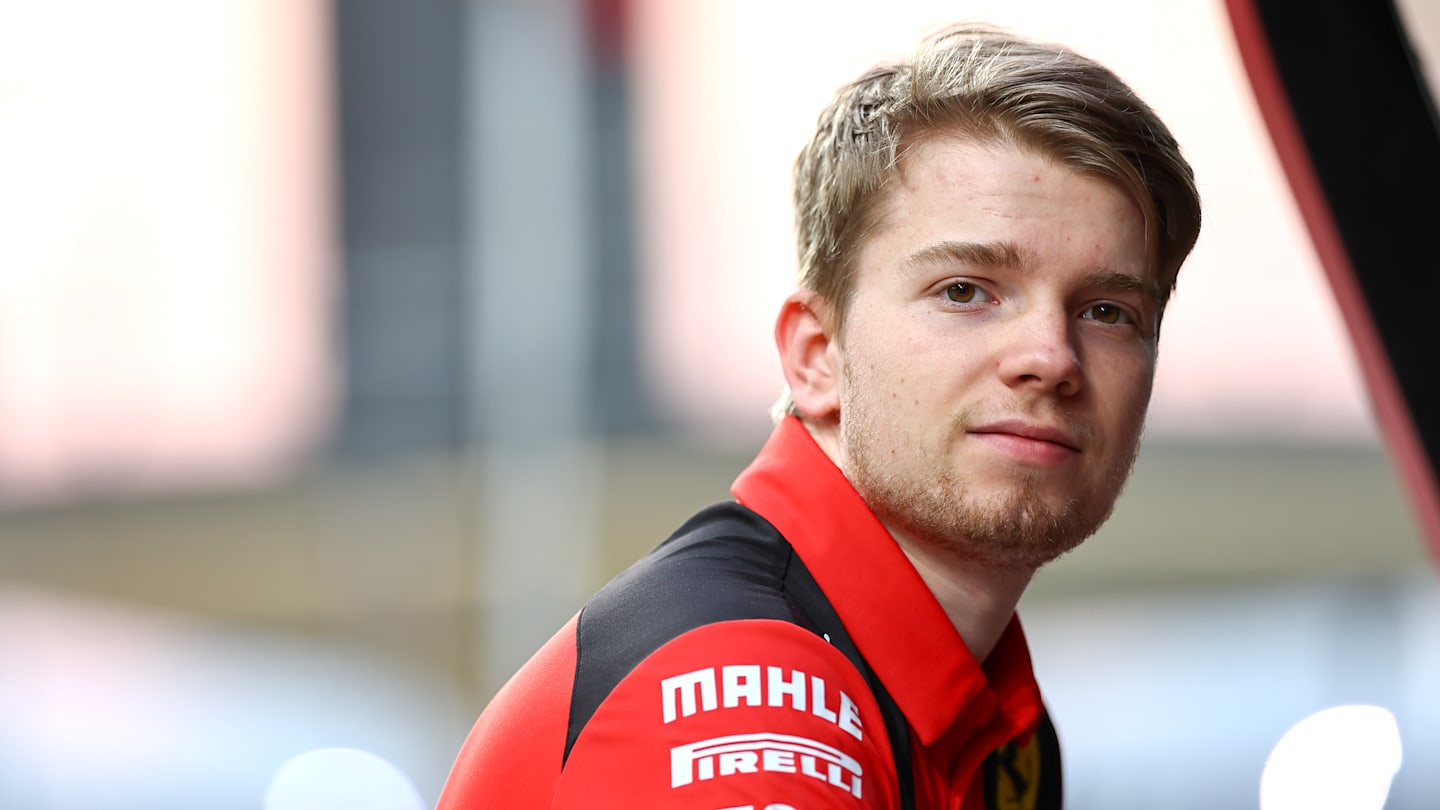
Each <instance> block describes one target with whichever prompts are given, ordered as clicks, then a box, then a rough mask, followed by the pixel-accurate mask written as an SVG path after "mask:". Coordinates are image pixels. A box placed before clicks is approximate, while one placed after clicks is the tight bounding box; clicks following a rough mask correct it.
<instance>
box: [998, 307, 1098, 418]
mask: <svg viewBox="0 0 1440 810" xmlns="http://www.w3.org/2000/svg"><path fill="white" fill-rule="evenodd" d="M1075 326H1076V324H1075V320H1074V319H1073V318H1071V317H1070V316H1069V315H1068V314H1067V313H1066V312H1064V311H1063V310H1060V309H1058V308H1044V309H1042V308H1035V309H1033V310H1030V311H1026V312H1022V313H1019V314H1017V315H1016V316H1015V317H1014V319H1013V321H1012V322H1011V324H1010V334H1009V335H1008V338H1009V340H1008V341H1007V343H1006V345H1005V346H1004V347H1003V354H1002V355H1001V357H1000V361H999V368H1000V376H1001V377H1002V378H1003V379H1004V381H1005V384H1006V385H1008V386H1010V387H1012V388H1025V387H1034V388H1039V389H1042V390H1046V391H1054V392H1055V393H1056V394H1057V395H1060V396H1074V395H1075V394H1078V393H1080V389H1081V386H1082V383H1083V379H1084V375H1083V374H1082V373H1081V367H1080V354H1079V350H1078V347H1077V346H1076V344H1075Z"/></svg>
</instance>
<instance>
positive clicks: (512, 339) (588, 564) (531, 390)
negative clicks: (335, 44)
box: [465, 0, 601, 689]
mask: <svg viewBox="0 0 1440 810" xmlns="http://www.w3.org/2000/svg"><path fill="white" fill-rule="evenodd" d="M466 8H467V11H468V19H467V22H466V38H467V39H466V42H467V47H466V56H467V64H466V76H467V79H468V80H469V81H470V82H471V84H470V85H469V86H468V87H467V89H466V92H465V100H466V103H467V111H468V114H467V119H466V132H467V133H468V135H469V137H470V141H469V144H468V151H467V157H468V161H467V165H468V173H467V183H468V185H467V188H466V190H467V193H468V194H469V195H471V196H470V200H471V203H470V206H469V207H468V212H469V216H468V217H467V221H466V224H467V228H466V236H467V242H466V243H467V245H468V247H469V250H470V254H469V264H470V278H471V282H472V284H471V296H472V297H471V298H470V302H471V307H472V310H473V312H474V314H475V318H474V320H473V321H472V323H471V330H470V334H471V346H472V347H473V349H474V354H473V356H472V363H473V365H472V366H471V373H470V375H469V376H468V379H469V380H470V381H471V386H472V387H471V397H470V402H471V408H472V410H471V421H470V423H469V424H470V430H471V435H472V436H473V437H474V438H475V439H476V440H477V451H478V457H477V460H478V462H479V464H478V468H477V471H478V476H477V480H478V483H479V490H478V492H477V493H476V494H477V500H478V503H479V504H480V517H479V519H478V520H477V526H476V536H475V543H476V551H477V553H476V555H475V558H476V566H475V570H474V571H473V577H474V582H475V587H476V592H477V593H479V594H484V595H485V596H486V597H487V598H488V603H487V604H486V610H485V611H484V616H483V620H482V622H481V624H480V626H479V628H478V630H479V632H478V634H477V638H476V641H477V644H476V652H477V666H476V670H477V673H478V674H479V678H480V683H481V685H482V688H485V687H488V688H491V689H493V688H497V687H498V686H499V685H500V684H501V683H503V682H504V680H505V678H507V677H508V676H509V675H510V674H511V673H512V672H513V671H514V670H515V668H516V667H518V666H519V665H520V664H521V663H523V662H524V660H525V659H526V658H527V657H528V656H529V655H530V654H531V652H533V651H534V650H535V648H536V647H537V646H539V645H540V643H542V642H543V641H544V640H545V638H546V637H547V636H549V635H550V634H551V633H553V632H554V631H555V629H556V628H558V627H559V626H560V625H561V624H562V623H563V622H564V621H565V619H566V617H567V616H569V615H570V614H571V613H572V612H573V611H575V609H576V608H578V607H579V605H580V603H581V602H582V601H583V599H584V596H585V595H586V594H587V593H588V591H589V586H590V575H591V573H590V572H591V571H592V569H593V567H594V560H595V558H596V556H597V547H598V545H599V543H600V530H599V526H598V518H599V514H598V500H599V497H600V495H599V489H600V483H601V479H600V476H599V471H598V469H599V458H598V457H597V456H596V455H595V454H594V453H593V452H592V446H591V443H590V440H589V437H588V435H587V434H588V430H587V425H588V424H589V421H590V419H589V411H590V409H591V408H592V402H591V392H592V388H591V376H590V369H591V366H592V364H593V354H592V352H593V351H594V346H593V331H592V330H593V323H594V321H593V319H594V318H595V315H596V308H595V305H594V301H593V296H594V291H595V284H596V281H595V277H594V264H593V261H592V253H593V249H594V248H593V235H594V231H593V228H594V225H593V218H592V213H593V212H592V205H591V196H590V191H591V179H592V175H591V168H592V160H593V157H592V154H591V152H590V150H589V144H590V141H589V137H590V136H589V126H588V125H589V112H590V106H589V105H590V101H591V99H590V95H589V93H590V88H589V82H588V69H589V65H588V64H587V59H586V47H585V38H584V27H583V21H584V17H583V5H582V3H581V2H580V0H552V1H551V2H540V3H536V2H526V1H525V0H476V2H472V3H470V4H469V5H468V6H467V7H466Z"/></svg>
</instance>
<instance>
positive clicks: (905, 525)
mask: <svg viewBox="0 0 1440 810" xmlns="http://www.w3.org/2000/svg"><path fill="white" fill-rule="evenodd" d="M872 404H874V403H868V402H866V401H865V398H863V397H861V398H853V399H851V401H848V402H846V403H845V404H844V405H843V406H842V408H841V414H842V416H841V419H840V433H841V441H842V446H843V447H844V448H845V456H846V464H845V467H846V469H845V474H846V476H847V477H848V478H849V479H850V482H851V484H852V485H853V486H854V487H855V489H856V491H857V492H859V494H860V496H861V497H862V498H864V500H865V502H866V503H867V504H868V505H869V506H870V508H871V510H872V511H874V512H875V514H876V516H877V517H879V518H880V519H881V520H882V521H883V522H884V523H885V524H886V525H887V526H890V527H892V528H894V529H898V530H900V531H902V532H904V533H905V534H906V535H907V536H909V537H911V538H913V539H915V540H917V541H919V542H923V543H926V544H928V545H930V546H931V547H933V548H934V549H936V550H939V551H942V552H945V553H949V554H952V555H955V556H957V557H959V558H961V559H965V560H968V561H972V562H975V563H979V564H982V565H987V566H990V567H994V568H998V569H1002V570H1023V571H1034V570H1036V569H1038V568H1040V567H1041V566H1043V565H1045V564H1046V563H1048V562H1051V561H1053V560H1055V559H1056V558H1058V557H1060V556H1062V555H1063V554H1065V553H1066V552H1069V551H1071V550H1072V549H1074V548H1075V547H1076V546H1079V545H1080V544H1081V543H1082V542H1084V541H1085V539H1086V538H1088V537H1089V536H1090V535H1092V534H1094V533H1095V531H1096V530H1097V529H1099V528H1100V526H1101V525H1102V524H1103V523H1104V522H1105V520H1106V519H1107V518H1109V516H1110V512H1111V510H1112V509H1113V507H1114V504H1115V500H1116V498H1117V497H1118V496H1119V494H1120V490H1121V489H1122V488H1123V487H1124V484H1125V481H1126V479H1127V478H1128V477H1129V474H1130V470H1131V468H1132V467H1133V465H1134V462H1135V456H1136V454H1137V450H1138V447H1139V438H1138V436H1137V437H1134V438H1132V439H1131V441H1130V446H1129V447H1126V448H1122V453H1121V455H1120V457H1119V459H1118V463H1116V464H1115V466H1114V469H1112V470H1111V471H1110V472H1109V474H1108V476H1107V477H1106V479H1105V481H1104V485H1103V487H1101V491H1092V492H1081V493H1077V494H1076V495H1075V496H1074V497H1072V498H1070V499H1069V500H1068V501H1066V502H1065V503H1063V504H1061V505H1060V506H1058V507H1052V506H1051V505H1050V504H1049V503H1048V502H1047V501H1046V499H1045V497H1044V494H1043V492H1042V486H1043V484H1044V476H1045V472H1044V471H1041V470H1023V469H1017V470H1016V472H1015V478H1014V484H1013V486H1010V487H1007V488H1006V489H1004V490H1003V491H1000V492H996V493H994V494H990V495H981V494H978V493H975V492H973V491H972V490H973V489H974V487H973V486H972V485H971V482H970V481H969V480H968V479H967V477H966V475H965V472H964V471H963V470H959V469H956V467H955V465H954V462H953V460H952V459H951V458H949V457H948V455H946V454H947V453H948V452H949V451H950V450H951V449H952V448H953V447H954V446H955V443H956V442H957V441H960V440H962V439H963V435H964V433H965V426H966V425H974V424H980V423H981V422H978V421H976V417H975V415H974V414H960V415H958V416H957V417H956V419H955V420H954V428H953V430H952V435H951V436H949V437H948V441H947V442H946V443H945V444H944V446H942V447H939V448H930V447H925V446H921V445H919V444H914V445H911V446H907V447H893V446H887V445H886V443H885V442H882V441H880V440H879V439H878V437H877V436H876V435H875V434H874V432H873V430H872V426H873V425H875V424H878V423H877V422H876V421H875V417H877V416H879V415H880V414H878V413H875V412H873V411H871V410H870V408H869V406H870V405H872Z"/></svg>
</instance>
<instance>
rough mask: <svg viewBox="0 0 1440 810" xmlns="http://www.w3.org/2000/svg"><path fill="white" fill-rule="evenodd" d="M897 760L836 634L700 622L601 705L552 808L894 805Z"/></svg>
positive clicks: (867, 808)
mask: <svg viewBox="0 0 1440 810" xmlns="http://www.w3.org/2000/svg"><path fill="white" fill-rule="evenodd" d="M896 790H897V788H896V780H895V766H894V761H893V759H892V757H891V753H890V743H889V740H888V739H887V738H886V733H885V723H884V720H883V718H882V716H881V713H880V709H879V706H878V705H877V703H876V701H875V699H874V698H873V697H872V695H871V693H870V689H869V687H868V685H867V684H866V682H865V679H864V678H863V676H861V674H860V673H859V671H858V670H857V669H856V668H855V666H854V665H853V664H852V663H851V662H850V661H849V659H847V658H846V657H845V656H844V654H843V653H841V652H840V651H839V650H837V649H835V648H834V647H833V646H831V645H830V644H828V643H827V642H826V640H825V639H823V638H821V637H819V636H816V635H815V634H814V633H812V632H810V631H808V630H805V629H803V628H801V627H798V626H796V625H794V624H791V623H789V622H784V621H778V620H769V619H747V620H738V621H727V622H719V623H716V624H710V625H706V626H703V627H700V628H698V629H695V630H691V631H689V632H687V633H684V634H682V635H681V636H679V637H677V638H675V639H673V640H671V641H670V642H668V643H666V644H665V645H663V646H662V647H660V648H659V649H658V650H656V651H655V652H654V653H652V654H650V655H649V656H648V657H646V658H645V659H644V660H643V661H642V662H641V663H640V664H639V665H638V666H637V667H635V669H634V670H632V671H631V672H630V673H629V674H628V675H627V676H626V677H625V678H624V679H622V680H621V681H620V683H619V684H618V685H617V686H616V687H615V689H614V690H612V691H611V692H610V694H609V695H608V696H607V697H606V698H605V700H604V701H603V702H601V704H600V707H599V708H598V709H597V710H596V712H595V714H594V715H593V716H592V717H591V718H590V720H589V722H588V723H587V724H586V725H585V728H584V729H583V730H582V731H581V732H580V734H579V735H578V737H577V738H576V740H575V744H574V746H573V747H572V749H571V750H570V753H569V756H568V758H567V759H566V762H565V766H564V770H563V772H562V773H561V776H560V780H559V784H558V787H557V790H556V793H555V797H554V801H553V803H552V805H551V807H552V808H556V809H557V810H581V808H584V809H585V810H604V809H605V808H622V807H623V808H627V810H628V808H636V807H646V808H686V809H687V810H688V809H689V808H693V809H694V810H820V809H821V808H825V809H826V810H829V809H830V808H837V809H840V810H892V808H893V807H894V802H895V799H894V797H895V794H896Z"/></svg>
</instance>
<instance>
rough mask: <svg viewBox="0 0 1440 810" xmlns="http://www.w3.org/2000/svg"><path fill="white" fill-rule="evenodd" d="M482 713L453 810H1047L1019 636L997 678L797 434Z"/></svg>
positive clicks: (1044, 742) (1050, 773) (1054, 801)
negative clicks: (732, 498) (733, 499)
mask: <svg viewBox="0 0 1440 810" xmlns="http://www.w3.org/2000/svg"><path fill="white" fill-rule="evenodd" d="M732 493H733V494H734V495H735V497H736V499H737V501H738V502H737V503H725V504H719V505H717V506H713V507H710V508H709V509H706V510H704V511H702V512H700V513H699V514H698V515H696V516H695V517H694V518H692V519H691V520H690V521H689V522H687V523H686V524H685V525H684V526H682V527H681V528H680V529H679V530H678V531H677V532H676V533H675V534H674V535H673V536H672V537H671V538H670V539H669V540H667V541H666V542H665V543H663V544H662V545H661V546H660V547H659V548H657V549H656V550H655V551H653V552H651V554H649V555H648V556H647V557H646V558H645V559H643V560H641V561H640V562H639V563H637V564H636V565H635V566H633V567H631V568H630V569H629V570H627V571H625V572H624V573H622V574H621V575H620V576H619V577H617V578H616V579H615V580H614V581H612V582H611V583H610V584H609V585H607V586H606V587H605V588H603V589H602V590H601V591H600V592H599V593H597V594H596V595H595V597H594V598H592V599H591V601H590V602H589V603H587V604H586V606H585V607H584V608H583V609H582V610H581V612H580V613H579V614H578V615H577V616H576V617H575V618H573V619H571V620H570V622H569V623H568V624H566V626H565V627H563V628H562V629H561V630H560V631H559V632H558V633H556V634H555V636H554V637H552V638H551V639H550V641H549V642H547V643H546V644H545V645H544V647H542V648H541V649H540V651H539V652H538V653H536V655H535V656H534V657H533V658H532V659H531V660H530V661H529V662H528V663H526V664H525V666H524V667H522V668H521V670H520V671H519V672H518V673H516V675H515V676H514V677H513V678H512V679H511V680H510V682H509V683H507V684H506V685H505V686H504V687H503V688H502V689H501V690H500V692H499V693H498V694H497V695H496V696H495V698H494V700H492V701H491V703H490V705H489V706H487V707H486V709H485V711H484V712H483V713H482V714H481V715H480V719H479V720H478V721H477V722H476V724H475V727H474V729H473V730H472V731H471V733H470V736H469V738H468V739H467V740H466V742H465V745H464V747H463V748H462V750H461V752H460V755H459V758H458V759H457V761H456V763H455V766H454V768H453V770H452V771H451V774H450V778H449V781H448V782H447V783H446V786H445V789H444V792H443V793H442V795H441V797H440V802H439V807H438V810H480V808H507V809H509V810H538V809H539V808H564V810H579V809H580V808H585V810H600V809H601V808H647V809H648V808H686V809H687V810H830V809H831V808H844V809H845V810H852V809H853V810H862V809H863V810H882V809H883V810H930V809H931V808H936V809H940V808H943V809H944V810H985V809H989V810H1042V809H1043V810H1053V809H1054V808H1059V807H1060V759H1059V747H1058V744H1057V742H1056V739H1055V734H1054V729H1053V727H1052V726H1051V725H1050V723H1049V721H1048V718H1047V717H1046V716H1045V712H1044V707H1043V705H1042V704H1041V700H1040V693H1039V689H1038V687H1037V686H1036V684H1035V680H1034V676H1033V674H1032V672H1031V666H1030V657H1029V651H1028V649H1027V647H1026V644H1025V638H1024V634H1023V632H1022V631H1021V629H1020V625H1019V621H1018V619H1012V620H1011V623H1010V626H1009V627H1008V628H1007V629H1006V631H1005V633H1004V635H1003V636H1002V637H1001V639H1000V641H999V643H998V644H997V645H996V648H995V650H994V651H993V652H992V653H991V655H990V657H989V658H988V659H987V661H986V663H985V664H984V666H981V665H980V664H978V663H977V662H976V661H975V659H974V657H973V656H971V655H970V653H969V651H968V649H967V648H966V647H965V644H964V642H963V641H962V640H961V639H960V636H959V634H958V633H957V632H956V631H955V628H954V626H953V625H952V624H951V623H950V621H949V619H948V618H947V617H946V615H945V613H944V611H943V610H942V609H941V607H940V605H939V603H938V602H936V600H935V598H934V596H933V595H932V594H931V593H930V591H929V589H928V588H927V587H926V586H925V584H924V582H923V581H921V579H920V577H919V575H918V574H917V573H916V571H915V569H914V567H913V566H912V565H911V564H910V562H909V560H908V559H907V558H906V557H905V555H904V553H903V552H902V551H901V550H900V549H899V547H898V546H897V545H896V544H895V542H894V540H893V539H892V538H891V537H890V535H889V533H888V532H887V531H886V530H885V528H884V527H883V526H882V525H881V524H880V522H879V520H878V519H877V518H876V517H875V516H874V514H873V513H872V512H870V510H869V508H868V507H867V506H866V505H865V503H864V501H863V500H861V498H860V496H859V495H858V494H856V492H855V491H854V489H853V488H852V487H851V486H850V484H849V482H848V481H847V480H846V479H845V477H844V475H843V474H842V473H841V472H840V471H839V469H837V468H836V467H835V466H834V464H832V463H831V462H830V459H829V458H828V457H827V456H826V455H825V454H824V452H823V451H821V450H820V448H819V447H818V446H817V445H816V444H815V443H814V441H813V440H812V439H811V438H810V435H809V433H808V432H807V431H806V430H805V428H804V426H803V425H801V424H800V422H799V420H797V419H795V418H794V417H790V418H787V419H786V420H784V421H783V422H782V423H781V424H780V425H779V426H778V427H777V428H776V431H775V434H774V435H773V436H772V437H771V439H770V441H769V442H767V444H766V446H765V448H764V449H763V450H762V451H761V452H760V454H759V456H758V457H757V458H756V459H755V461H754V463H752V464H751V465H750V467H749V468H747V469H746V470H745V472H744V473H742V474H741V476H740V477H739V478H738V479H737V480H736V482H735V484H734V486H733V487H732Z"/></svg>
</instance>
